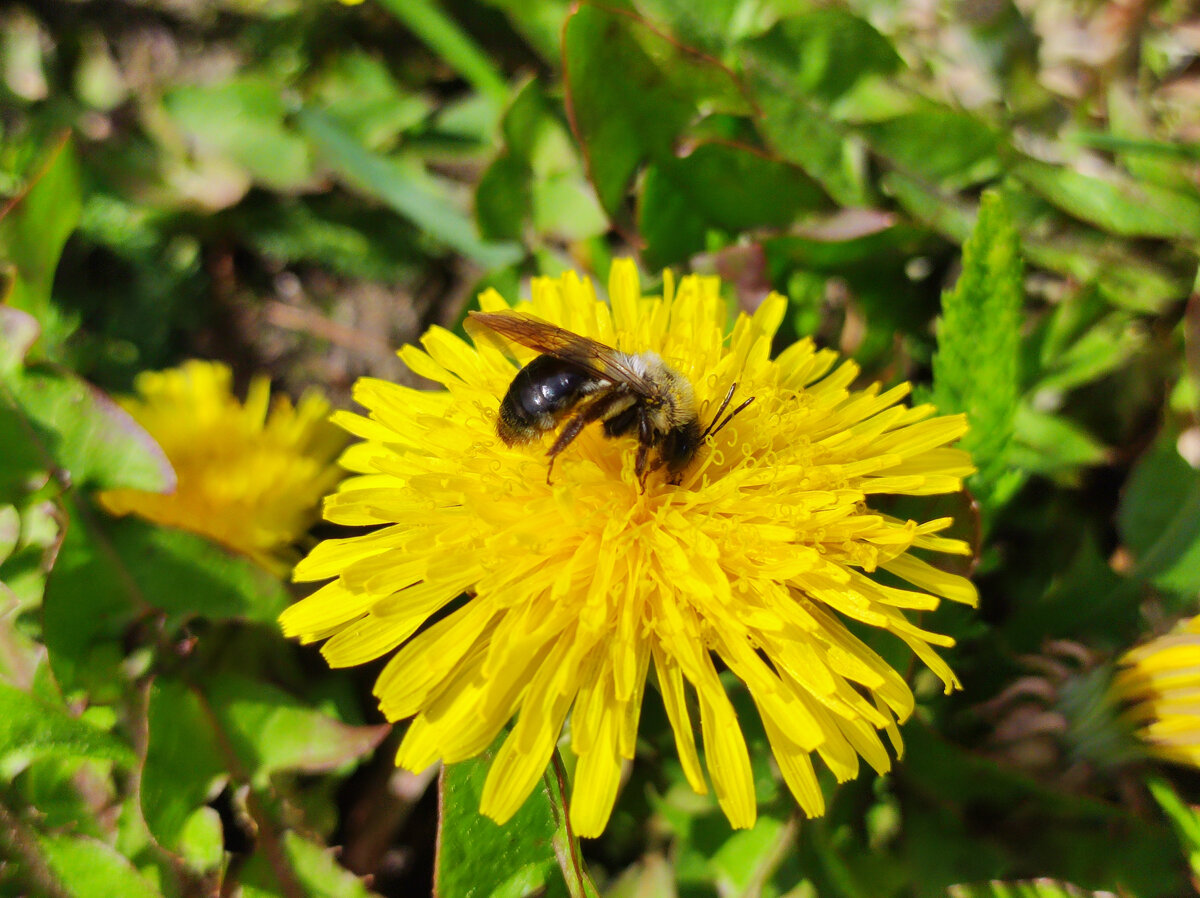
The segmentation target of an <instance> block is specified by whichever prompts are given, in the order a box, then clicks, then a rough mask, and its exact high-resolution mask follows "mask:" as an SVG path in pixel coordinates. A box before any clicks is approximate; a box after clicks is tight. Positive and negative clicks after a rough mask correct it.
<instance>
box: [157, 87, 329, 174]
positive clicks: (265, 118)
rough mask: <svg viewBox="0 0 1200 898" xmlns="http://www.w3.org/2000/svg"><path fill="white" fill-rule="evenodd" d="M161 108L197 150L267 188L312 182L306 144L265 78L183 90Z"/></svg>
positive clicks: (173, 93) (169, 96)
mask: <svg viewBox="0 0 1200 898" xmlns="http://www.w3.org/2000/svg"><path fill="white" fill-rule="evenodd" d="M163 104H164V106H165V107H166V110H167V113H168V114H169V115H170V116H171V117H172V118H173V119H174V120H175V121H176V122H177V123H178V124H179V126H180V128H182V129H183V130H184V131H185V132H186V133H187V134H188V136H189V138H190V139H191V140H192V141H194V142H195V143H196V144H197V145H198V146H201V147H207V148H209V149H211V150H213V151H216V152H219V153H221V154H223V155H225V156H228V157H229V158H230V159H232V160H233V161H235V162H236V163H237V164H238V165H240V166H242V167H243V168H244V169H246V171H248V172H249V173H250V175H251V177H253V178H254V180H255V181H257V182H258V183H260V184H263V185H264V186H266V187H269V188H271V189H273V190H282V191H286V190H295V189H296V188H298V187H300V186H302V185H304V184H306V183H307V182H309V181H310V180H311V179H312V177H313V160H312V154H311V151H310V149H309V146H308V143H307V141H305V140H304V138H303V137H301V136H300V135H298V134H296V133H295V132H294V131H293V130H292V129H291V128H290V127H289V126H288V125H287V123H286V121H285V119H286V116H287V114H288V108H287V105H286V103H285V101H284V97H283V94H282V92H281V91H280V85H279V84H278V83H277V82H276V81H275V80H274V79H272V78H269V77H268V76H266V75H239V76H237V77H235V78H232V79H231V80H229V81H225V82H222V83H220V84H211V85H194V84H188V85H183V86H181V87H177V88H175V89H174V90H172V91H171V92H170V93H168V94H167V95H166V96H165V97H164V98H163Z"/></svg>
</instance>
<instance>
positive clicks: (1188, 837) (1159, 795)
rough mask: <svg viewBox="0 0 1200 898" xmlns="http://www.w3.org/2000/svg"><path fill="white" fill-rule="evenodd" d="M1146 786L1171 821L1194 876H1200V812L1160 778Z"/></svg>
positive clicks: (1155, 778)
mask: <svg viewBox="0 0 1200 898" xmlns="http://www.w3.org/2000/svg"><path fill="white" fill-rule="evenodd" d="M1146 786H1147V787H1148V788H1149V789H1150V794H1151V795H1153V796H1154V800H1155V801H1157V802H1158V805H1159V807H1161V808H1162V809H1163V813H1164V814H1166V815H1167V819H1168V820H1170V821H1171V827H1172V829H1174V830H1175V836H1176V838H1177V839H1178V840H1179V847H1180V848H1181V849H1183V853H1184V856H1185V857H1186V858H1187V860H1188V865H1189V866H1190V867H1191V868H1192V875H1193V876H1200V811H1197V810H1196V808H1194V807H1192V806H1190V805H1188V804H1187V802H1185V801H1184V800H1183V799H1182V798H1180V797H1179V793H1178V792H1176V791H1175V789H1174V788H1173V787H1172V786H1171V784H1170V783H1168V782H1167V781H1166V780H1164V779H1161V778H1160V777H1153V778H1151V779H1150V780H1148V781H1147V783H1146Z"/></svg>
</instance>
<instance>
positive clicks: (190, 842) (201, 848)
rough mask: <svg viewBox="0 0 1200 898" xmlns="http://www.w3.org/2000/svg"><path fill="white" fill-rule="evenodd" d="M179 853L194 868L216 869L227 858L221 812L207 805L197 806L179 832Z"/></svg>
mask: <svg viewBox="0 0 1200 898" xmlns="http://www.w3.org/2000/svg"><path fill="white" fill-rule="evenodd" d="M178 851H179V853H180V854H181V855H182V856H183V857H184V858H185V859H186V860H187V862H188V865H189V866H191V867H192V869H194V870H216V869H217V868H218V867H220V866H221V862H222V861H224V859H225V830H224V827H223V826H222V825H221V814H220V812H218V811H217V809H216V808H212V807H209V806H208V805H205V806H204V807H200V808H196V810H194V811H193V812H192V813H191V814H190V815H188V818H187V821H186V822H185V823H184V824H183V829H182V831H181V832H180V834H179V847H178Z"/></svg>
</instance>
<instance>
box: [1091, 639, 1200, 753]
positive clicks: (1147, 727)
mask: <svg viewBox="0 0 1200 898" xmlns="http://www.w3.org/2000/svg"><path fill="white" fill-rule="evenodd" d="M1120 665H1121V670H1120V671H1118V673H1117V675H1116V677H1115V678H1114V680H1113V684H1112V691H1113V693H1114V695H1115V697H1116V698H1117V699H1118V700H1119V701H1121V702H1123V703H1125V704H1126V706H1127V707H1126V710H1125V713H1124V715H1123V717H1124V719H1125V721H1126V722H1127V723H1129V724H1130V725H1131V726H1132V727H1133V728H1134V730H1135V732H1136V733H1137V735H1138V737H1139V738H1140V739H1141V740H1142V742H1144V743H1145V744H1146V745H1147V746H1148V747H1149V749H1150V751H1151V753H1153V754H1155V755H1157V756H1158V757H1160V758H1164V759H1166V760H1168V761H1176V762H1178V763H1180V764H1190V765H1192V766H1193V767H1200V616H1197V617H1193V618H1190V619H1188V620H1186V621H1184V622H1182V623H1181V624H1180V625H1179V626H1177V627H1176V628H1175V629H1174V630H1173V631H1172V632H1170V633H1167V634H1166V635H1164V636H1160V637H1158V638H1157V639H1152V640H1151V641H1150V642H1147V643H1146V644H1145V645H1140V646H1138V647H1137V648H1135V649H1131V650H1130V651H1128V652H1126V653H1125V654H1124V655H1123V656H1122V657H1121V661H1120Z"/></svg>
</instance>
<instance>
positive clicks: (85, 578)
mask: <svg viewBox="0 0 1200 898" xmlns="http://www.w3.org/2000/svg"><path fill="white" fill-rule="evenodd" d="M288 598H289V597H288V593H287V590H286V588H285V587H284V586H283V584H282V583H281V582H280V581H279V579H278V578H277V577H274V576H272V575H271V574H270V573H268V572H267V571H265V570H263V569H262V568H261V567H259V566H258V565H257V564H255V563H254V562H252V561H249V560H247V559H244V558H240V557H237V556H234V555H231V554H230V553H229V552H227V551H226V550H225V549H223V548H221V547H220V546H217V545H215V544H214V543H211V542H209V541H208V540H206V539H204V538H203V537H200V536H197V535H195V534H192V533H186V532H184V531H182V530H175V529H172V528H169V527H159V526H154V525H151V524H147V523H145V522H144V521H141V520H139V519H137V518H134V517H127V518H121V519H119V520H112V519H110V518H108V517H106V516H104V515H103V514H102V513H101V512H99V511H98V510H94V509H81V508H78V507H76V508H73V509H72V511H71V518H70V521H69V524H68V527H67V533H66V538H65V540H64V542H63V546H62V549H61V550H60V552H59V556H58V561H57V563H56V565H55V567H54V569H53V571H52V572H51V574H50V577H49V580H48V582H47V586H46V599H45V607H44V611H43V631H44V638H45V642H46V647H47V648H48V649H49V651H50V663H51V666H52V668H53V669H54V673H55V676H56V677H57V678H58V679H59V682H60V683H62V684H63V685H64V687H65V688H72V687H79V686H82V687H86V688H89V689H112V688H113V687H114V686H115V684H116V681H115V679H114V677H115V674H116V671H115V667H116V665H117V664H119V662H120V660H121V658H122V657H123V656H124V646H123V639H124V636H125V631H126V630H127V629H128V627H130V626H131V625H132V623H133V621H134V620H135V619H136V618H138V617H141V616H143V615H146V614H147V613H150V612H153V611H158V612H160V613H162V614H163V615H165V621H164V624H165V626H166V627H167V628H168V631H169V632H170V631H173V630H174V629H175V628H177V627H178V626H180V625H181V624H182V623H183V622H185V621H187V620H189V619H191V618H195V617H201V618H207V619H210V620H228V619H238V620H256V621H264V622H273V621H274V620H275V618H276V617H277V616H278V614H279V612H280V611H282V610H283V609H284V608H285V607H286V606H287V603H288Z"/></svg>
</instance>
